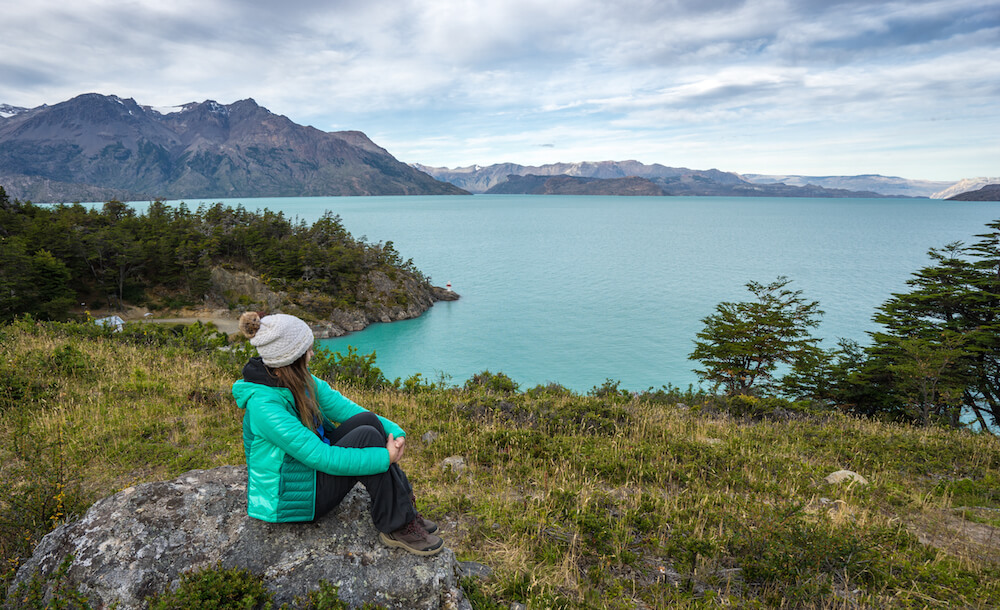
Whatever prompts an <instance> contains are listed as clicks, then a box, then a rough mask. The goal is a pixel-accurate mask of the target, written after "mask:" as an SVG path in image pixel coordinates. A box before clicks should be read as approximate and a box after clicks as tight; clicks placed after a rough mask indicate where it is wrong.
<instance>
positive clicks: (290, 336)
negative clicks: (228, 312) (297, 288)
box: [240, 311, 313, 368]
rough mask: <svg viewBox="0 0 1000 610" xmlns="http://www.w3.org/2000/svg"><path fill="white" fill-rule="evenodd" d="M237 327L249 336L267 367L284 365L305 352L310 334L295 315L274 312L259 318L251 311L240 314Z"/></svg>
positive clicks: (309, 341)
mask: <svg viewBox="0 0 1000 610" xmlns="http://www.w3.org/2000/svg"><path fill="white" fill-rule="evenodd" d="M240 330H241V331H242V332H243V334H244V335H246V336H247V337H249V338H250V345H252V346H254V347H256V348H257V353H258V354H260V357H261V360H263V361H264V364H266V365H267V366H269V367H271V368H278V367H279V366H288V365H289V364H291V363H293V362H295V361H296V360H298V359H299V357H301V356H302V354H304V353H306V352H307V351H309V348H310V347H312V344H313V333H312V330H311V329H310V328H309V325H308V324H306V323H305V322H303V321H302V320H300V319H298V318H296V317H295V316H290V315H288V314H284V313H275V314H271V315H269V316H264V317H260V314H258V313H257V312H255V311H248V312H246V313H245V314H243V315H242V316H240Z"/></svg>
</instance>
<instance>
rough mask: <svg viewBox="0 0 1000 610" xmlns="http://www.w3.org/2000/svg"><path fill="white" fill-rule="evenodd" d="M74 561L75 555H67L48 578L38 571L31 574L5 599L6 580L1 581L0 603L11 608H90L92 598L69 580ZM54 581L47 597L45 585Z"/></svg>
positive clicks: (26, 609)
mask: <svg viewBox="0 0 1000 610" xmlns="http://www.w3.org/2000/svg"><path fill="white" fill-rule="evenodd" d="M72 563H73V556H72V555H67V556H66V559H64V560H63V562H62V563H61V564H59V567H58V568H56V571H55V572H53V573H52V574H51V575H50V576H49V577H48V578H43V577H42V576H40V575H39V574H38V573H37V572H36V573H35V574H33V575H32V576H31V579H30V580H28V582H27V583H24V582H22V583H20V584H18V586H17V588H16V589H15V591H14V593H13V596H12V597H10V598H8V599H4V598H3V596H2V595H3V594H4V593H5V591H6V589H7V587H6V580H5V581H4V582H3V583H0V585H3V586H0V604H4V606H3V607H4V608H5V609H9V610H42V609H43V608H45V609H53V608H55V609H62V608H66V609H73V610H90V609H91V608H92V607H93V606H91V605H90V600H89V599H88V598H87V596H85V595H84V594H82V593H80V591H79V590H78V589H77V588H76V587H75V586H73V584H72V583H71V582H70V580H69V576H68V572H69V566H70V565H71V564H72ZM46 583H52V587H51V597H50V598H49V599H48V600H46V599H45V585H46Z"/></svg>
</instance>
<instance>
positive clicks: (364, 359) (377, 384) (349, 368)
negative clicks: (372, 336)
mask: <svg viewBox="0 0 1000 610" xmlns="http://www.w3.org/2000/svg"><path fill="white" fill-rule="evenodd" d="M309 370H310V371H312V373H313V374H314V375H316V376H317V377H320V378H322V379H325V380H327V381H329V382H330V383H332V384H334V385H339V384H345V385H350V386H354V387H357V388H364V389H368V390H381V389H384V388H389V387H393V385H394V384H393V383H392V382H390V381H389V380H388V379H386V377H385V375H384V374H383V373H382V369H380V368H378V367H377V366H375V352H374V351H373V352H372V353H370V354H368V355H367V356H363V355H361V354H359V353H358V350H357V348H355V347H354V346H353V345H348V346H347V354H346V355H344V354H341V353H340V352H331V351H330V350H328V349H324V348H318V349H315V350H314V355H313V358H312V360H310V361H309Z"/></svg>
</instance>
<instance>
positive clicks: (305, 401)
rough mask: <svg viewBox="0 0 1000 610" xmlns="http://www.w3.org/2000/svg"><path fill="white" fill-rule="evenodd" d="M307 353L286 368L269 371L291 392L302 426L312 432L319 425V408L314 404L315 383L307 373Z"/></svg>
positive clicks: (281, 367) (280, 367)
mask: <svg viewBox="0 0 1000 610" xmlns="http://www.w3.org/2000/svg"><path fill="white" fill-rule="evenodd" d="M308 359H309V352H306V353H304V354H302V355H301V356H299V358H298V360H296V361H295V362H293V363H291V364H289V365H288V366H279V367H278V368H275V369H271V370H272V371H274V374H275V375H276V376H277V377H278V380H279V381H280V382H281V384H282V385H283V386H285V387H286V388H288V389H289V390H291V391H292V398H294V399H295V407H296V408H297V409H298V410H299V419H300V420H302V425H303V426H305V427H306V428H309V429H310V430H312V431H314V432H315V431H316V426H317V425H318V424H319V423H320V413H319V406H318V405H317V404H316V382H315V381H314V380H313V376H312V375H311V374H310V373H309V367H308V366H307V361H308Z"/></svg>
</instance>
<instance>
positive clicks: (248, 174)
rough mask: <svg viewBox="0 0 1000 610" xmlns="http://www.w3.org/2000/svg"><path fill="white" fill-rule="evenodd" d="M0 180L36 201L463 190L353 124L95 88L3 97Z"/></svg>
mask: <svg viewBox="0 0 1000 610" xmlns="http://www.w3.org/2000/svg"><path fill="white" fill-rule="evenodd" d="M0 184H2V185H3V186H4V188H5V190H6V191H7V193H8V195H9V196H11V197H16V198H20V199H27V200H31V201H35V202H59V201H97V200H107V199H111V198H114V199H120V200H126V201H128V200H149V199H153V198H163V199H182V198H188V197H192V198H193V197H219V198H232V197H279V196H287V197H296V196H322V195H446V194H447V195H451V194H454V195H458V194H467V193H466V192H465V191H463V190H462V189H460V188H458V187H456V186H453V185H451V184H447V183H443V182H440V181H438V180H435V179H434V178H432V177H430V176H428V175H427V174H425V173H423V172H421V171H419V170H416V169H414V168H413V167H411V166H409V165H407V164H405V163H401V162H400V161H398V160H396V159H395V158H394V157H393V156H392V155H390V154H389V153H388V152H387V151H386V150H385V149H383V148H380V147H379V146H377V145H376V144H375V143H374V142H372V141H371V140H370V139H368V137H367V136H366V135H365V134H363V133H361V132H359V131H339V132H324V131H320V130H319V129H315V128H313V127H307V126H302V125H298V124H296V123H294V122H292V121H291V120H290V119H288V118H287V117H284V116H280V115H276V114H273V113H272V112H270V111H269V110H267V109H266V108H263V107H261V106H259V105H258V104H257V103H256V102H254V100H252V99H246V100H241V101H238V102H235V103H233V104H229V105H223V104H219V103H217V102H214V101H211V100H209V101H205V102H201V103H190V104H185V105H183V106H179V107H174V108H169V109H162V110H161V109H154V108H151V107H149V106H141V105H139V104H137V103H136V102H135V101H134V100H132V99H121V98H118V97H116V96H108V95H100V94H96V93H88V94H84V95H80V96H77V97H75V98H73V99H71V100H68V101H65V102H62V103H59V104H55V105H53V106H47V105H46V106H40V107H38V108H32V109H24V108H18V107H14V106H9V105H4V106H0Z"/></svg>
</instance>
